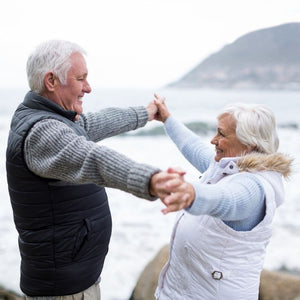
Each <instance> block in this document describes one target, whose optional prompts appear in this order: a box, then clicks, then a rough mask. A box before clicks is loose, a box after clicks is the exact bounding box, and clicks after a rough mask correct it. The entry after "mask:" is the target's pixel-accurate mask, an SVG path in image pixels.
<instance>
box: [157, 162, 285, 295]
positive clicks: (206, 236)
mask: <svg viewBox="0 0 300 300" xmlns="http://www.w3.org/2000/svg"><path fill="white" fill-rule="evenodd" d="M230 163H231V165H232V161H231V162H230ZM228 166H229V165H228V164H227V166H226V167H227V168H228ZM213 169H214V167H213ZM231 169H233V170H232V175H230V176H227V177H223V178H222V176H219V177H218V180H217V181H220V180H224V181H226V180H232V179H233V177H232V176H235V174H234V173H237V172H238V170H237V168H236V165H235V163H234V168H232V167H231ZM211 171H214V172H217V173H219V172H218V170H217V171H216V170H211ZM255 175H256V176H258V177H259V179H260V180H261V182H262V184H263V186H264V191H265V199H266V215H265V217H264V219H263V221H262V222H260V223H259V224H258V225H257V226H256V227H255V228H253V229H252V230H251V231H235V230H233V229H232V228H230V227H229V226H227V225H226V224H225V223H224V222H223V221H222V220H220V219H217V218H214V217H211V216H207V215H203V216H193V215H191V214H189V213H187V212H185V211H181V212H179V214H178V218H177V221H176V222H175V225H174V229H173V233H172V236H171V241H170V257H169V261H168V262H167V264H166V265H165V266H164V268H163V269H162V271H161V274H160V277H159V281H158V287H157V289H156V293H155V296H156V299H159V300H166V299H172V300H187V299H189V300H198V299H199V300H202V299H203V300H210V299H214V300H217V299H218V300H254V299H255V300H257V299H258V290H259V279H260V272H261V270H262V268H263V262H264V257H265V251H266V246H267V245H268V243H269V240H270V238H271V235H272V220H273V217H274V213H275V209H276V207H277V206H278V205H279V204H281V202H282V199H283V183H282V179H281V175H280V174H279V173H277V172H271V171H266V172H257V173H255ZM201 181H202V182H203V183H205V182H207V181H208V177H207V176H204V177H203V178H202V180H201Z"/></svg>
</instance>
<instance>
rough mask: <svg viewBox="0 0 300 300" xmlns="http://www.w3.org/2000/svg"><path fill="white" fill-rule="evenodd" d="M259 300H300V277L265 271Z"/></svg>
mask: <svg viewBox="0 0 300 300" xmlns="http://www.w3.org/2000/svg"><path fill="white" fill-rule="evenodd" d="M259 300H300V277H299V276H296V275H292V274H288V273H286V272H278V271H268V270H263V271H262V273H261V276H260V286H259Z"/></svg>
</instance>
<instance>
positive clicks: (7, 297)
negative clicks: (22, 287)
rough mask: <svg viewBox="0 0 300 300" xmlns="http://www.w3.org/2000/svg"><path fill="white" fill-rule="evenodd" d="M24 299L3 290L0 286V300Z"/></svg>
mask: <svg viewBox="0 0 300 300" xmlns="http://www.w3.org/2000/svg"><path fill="white" fill-rule="evenodd" d="M24 299H25V297H23V296H20V295H18V294H16V293H14V292H12V291H9V290H6V289H4V288H3V287H2V286H0V300H24Z"/></svg>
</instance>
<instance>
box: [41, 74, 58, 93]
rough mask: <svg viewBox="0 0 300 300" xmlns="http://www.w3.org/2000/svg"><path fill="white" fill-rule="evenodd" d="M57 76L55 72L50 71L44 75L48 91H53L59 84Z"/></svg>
mask: <svg viewBox="0 0 300 300" xmlns="http://www.w3.org/2000/svg"><path fill="white" fill-rule="evenodd" d="M57 80H58V79H57V77H56V76H55V75H54V74H53V72H51V71H49V72H47V73H46V74H45V76H44V84H45V88H46V90H47V91H48V92H53V91H54V90H55V87H56V85H57Z"/></svg>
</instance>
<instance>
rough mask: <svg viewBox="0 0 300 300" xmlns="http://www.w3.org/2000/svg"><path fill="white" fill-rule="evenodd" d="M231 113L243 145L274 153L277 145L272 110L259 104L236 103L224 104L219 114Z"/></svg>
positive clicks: (255, 149)
mask: <svg viewBox="0 0 300 300" xmlns="http://www.w3.org/2000/svg"><path fill="white" fill-rule="evenodd" d="M224 114H229V115H231V116H232V117H233V118H234V120H235V121H236V136H237V138H238V140H239V141H240V142H241V143H242V144H243V145H245V146H249V147H252V148H253V147H254V151H257V152H260V153H266V154H270V153H275V152H276V151H277V149H278V146H279V139H278V135H277V131H276V121H275V116H274V114H273V112H272V111H271V110H270V109H269V108H268V107H266V106H264V105H260V104H244V103H236V104H231V105H228V106H226V107H225V108H224V109H223V110H222V111H221V112H220V114H219V116H218V118H220V117H221V116H222V115H224Z"/></svg>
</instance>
